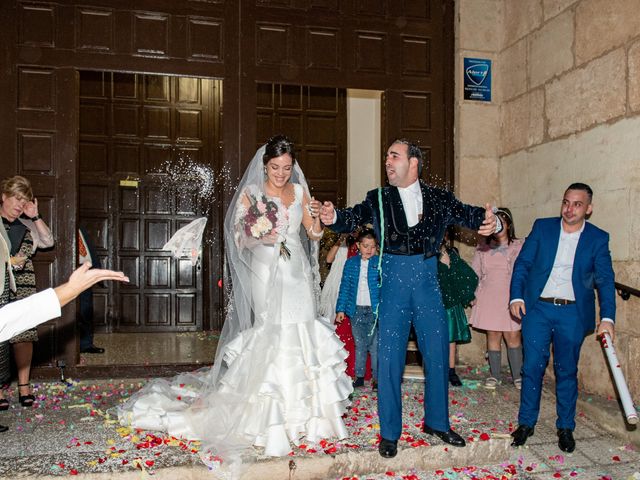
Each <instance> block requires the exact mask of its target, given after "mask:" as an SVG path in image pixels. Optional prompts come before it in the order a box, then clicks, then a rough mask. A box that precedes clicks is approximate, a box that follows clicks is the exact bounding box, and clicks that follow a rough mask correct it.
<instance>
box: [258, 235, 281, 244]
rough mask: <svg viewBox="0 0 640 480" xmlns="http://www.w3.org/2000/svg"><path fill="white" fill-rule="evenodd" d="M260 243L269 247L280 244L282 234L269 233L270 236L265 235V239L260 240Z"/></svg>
mask: <svg viewBox="0 0 640 480" xmlns="http://www.w3.org/2000/svg"><path fill="white" fill-rule="evenodd" d="M260 241H261V242H262V243H265V244H267V245H274V244H276V243H278V242H280V241H281V240H280V234H278V233H269V234H268V235H265V236H264V237H262V238H261V239H260Z"/></svg>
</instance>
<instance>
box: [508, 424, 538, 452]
mask: <svg viewBox="0 0 640 480" xmlns="http://www.w3.org/2000/svg"><path fill="white" fill-rule="evenodd" d="M533 432H534V428H533V427H530V426H529V425H519V426H518V428H516V429H515V430H514V431H513V432H511V436H512V437H513V442H511V446H512V447H521V446H522V445H524V444H525V443H527V438H529V437H530V436H531V435H533Z"/></svg>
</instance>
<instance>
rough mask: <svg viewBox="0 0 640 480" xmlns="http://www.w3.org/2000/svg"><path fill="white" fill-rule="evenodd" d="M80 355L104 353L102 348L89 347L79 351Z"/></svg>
mask: <svg viewBox="0 0 640 480" xmlns="http://www.w3.org/2000/svg"><path fill="white" fill-rule="evenodd" d="M80 353H104V348H100V347H96V346H95V345H91V346H90V347H87V348H83V349H81V350H80Z"/></svg>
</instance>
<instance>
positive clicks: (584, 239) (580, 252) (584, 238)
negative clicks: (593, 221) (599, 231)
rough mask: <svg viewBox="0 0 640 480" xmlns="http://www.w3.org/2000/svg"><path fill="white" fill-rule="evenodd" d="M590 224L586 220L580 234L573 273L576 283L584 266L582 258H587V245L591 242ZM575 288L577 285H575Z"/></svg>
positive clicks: (574, 282) (573, 279) (572, 277)
mask: <svg viewBox="0 0 640 480" xmlns="http://www.w3.org/2000/svg"><path fill="white" fill-rule="evenodd" d="M589 233H590V225H589V224H588V223H586V222H585V225H584V230H583V231H582V233H581V234H580V238H579V239H578V245H577V246H576V255H575V257H574V258H573V272H572V273H571V279H572V281H573V284H574V285H576V278H579V277H577V275H578V271H579V267H581V266H582V259H584V258H586V255H585V254H586V252H587V248H588V247H587V245H588V244H589ZM574 288H575V287H574Z"/></svg>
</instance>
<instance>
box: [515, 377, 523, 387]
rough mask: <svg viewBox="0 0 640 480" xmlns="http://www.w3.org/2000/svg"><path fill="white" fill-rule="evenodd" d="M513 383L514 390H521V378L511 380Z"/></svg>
mask: <svg viewBox="0 0 640 480" xmlns="http://www.w3.org/2000/svg"><path fill="white" fill-rule="evenodd" d="M513 385H514V386H515V387H516V390H522V379H521V378H516V379H515V380H514V381H513Z"/></svg>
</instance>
